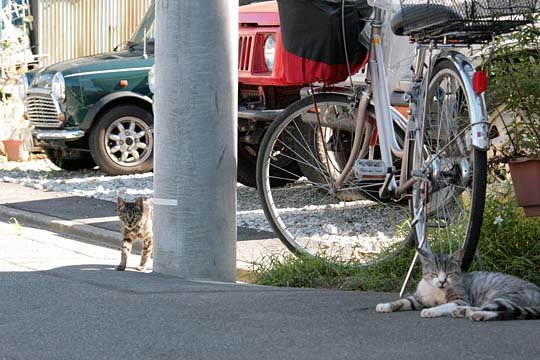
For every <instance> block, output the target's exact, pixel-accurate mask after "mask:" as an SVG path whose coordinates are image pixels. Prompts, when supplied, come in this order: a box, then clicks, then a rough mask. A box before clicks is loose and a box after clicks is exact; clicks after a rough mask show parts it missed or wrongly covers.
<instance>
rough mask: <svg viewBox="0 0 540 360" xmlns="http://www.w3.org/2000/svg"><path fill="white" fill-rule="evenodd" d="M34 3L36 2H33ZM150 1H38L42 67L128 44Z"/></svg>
mask: <svg viewBox="0 0 540 360" xmlns="http://www.w3.org/2000/svg"><path fill="white" fill-rule="evenodd" d="M34 1H35V0H34ZM150 2H151V0H37V3H34V4H33V5H34V6H33V8H34V12H33V15H34V17H35V22H34V27H35V28H34V30H35V31H36V32H37V34H36V36H35V38H34V39H35V41H36V42H37V44H36V45H37V51H35V50H34V52H35V53H38V54H40V55H42V56H43V55H46V56H43V57H42V58H41V65H48V64H53V63H56V62H59V61H63V60H69V59H74V58H77V57H80V56H85V55H92V54H99V53H104V52H108V51H112V50H113V49H114V47H115V46H117V45H119V44H120V43H122V42H125V41H127V40H129V38H130V37H131V34H132V33H133V31H134V30H135V29H136V27H137V25H138V24H139V21H140V20H141V19H142V17H143V16H144V14H145V12H146V9H147V8H148V6H149V5H150Z"/></svg>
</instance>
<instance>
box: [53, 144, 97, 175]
mask: <svg viewBox="0 0 540 360" xmlns="http://www.w3.org/2000/svg"><path fill="white" fill-rule="evenodd" d="M45 154H46V155H47V158H48V159H49V160H50V161H51V162H52V163H53V164H54V165H56V166H58V167H59V168H60V169H64V170H69V171H76V170H83V169H92V168H94V167H96V163H95V162H94V160H92V158H91V157H90V156H88V155H87V156H84V155H83V156H81V157H69V158H68V157H65V156H64V154H63V153H62V151H59V150H54V149H45Z"/></svg>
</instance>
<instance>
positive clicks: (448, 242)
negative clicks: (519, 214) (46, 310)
mask: <svg viewBox="0 0 540 360" xmlns="http://www.w3.org/2000/svg"><path fill="white" fill-rule="evenodd" d="M427 91H428V93H427V97H426V104H425V107H426V109H425V110H426V118H425V121H424V124H423V134H422V133H420V132H419V133H418V134H417V137H416V139H417V141H416V144H415V146H414V147H413V148H414V150H413V151H414V154H413V159H414V160H413V161H414V163H413V174H414V173H416V174H417V175H418V173H419V174H420V177H421V178H422V179H423V180H422V181H419V182H417V183H416V184H415V186H414V189H413V209H414V210H413V212H414V214H415V217H416V220H417V221H418V224H417V225H416V229H417V235H418V240H419V241H420V242H421V241H422V239H423V238H425V246H424V247H425V248H426V249H428V250H430V251H432V252H453V251H456V250H458V249H460V248H462V249H463V250H464V255H463V260H462V268H463V270H467V269H468V268H469V266H470V264H471V262H472V260H473V257H474V254H475V251H476V247H477V244H478V238H479V236H480V228H481V226H482V217H483V211H484V203H485V195H486V178H487V160H486V159H487V157H486V152H485V151H481V150H478V149H476V148H474V147H473V146H472V140H471V135H472V133H471V127H470V124H471V120H470V118H471V111H472V110H471V109H472V107H471V106H470V104H468V101H467V99H468V97H467V93H466V91H467V88H466V87H465V86H464V79H463V78H462V77H461V76H460V73H459V72H458V71H457V70H456V69H455V67H454V65H453V64H452V63H451V62H450V61H447V60H443V61H441V62H439V63H438V64H437V65H436V66H435V68H434V69H433V75H432V77H431V79H430V83H429V86H428V90H427ZM421 139H423V140H421ZM420 141H423V143H420Z"/></svg>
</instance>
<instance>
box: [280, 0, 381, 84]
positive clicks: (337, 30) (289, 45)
mask: <svg viewBox="0 0 540 360" xmlns="http://www.w3.org/2000/svg"><path fill="white" fill-rule="evenodd" d="M278 6H279V17H280V23H281V36H282V41H283V47H284V50H285V56H284V67H285V76H286V78H287V80H288V81H289V82H292V83H310V82H316V81H318V82H324V83H326V84H331V83H336V82H340V81H343V80H345V79H346V78H347V76H348V70H347V65H346V64H347V62H346V57H345V48H344V44H343V43H344V41H343V32H342V0H278ZM371 11H372V8H371V7H370V6H369V5H368V4H367V0H357V1H353V0H346V1H345V38H346V41H347V50H348V51H347V52H348V55H349V61H350V65H351V71H352V73H353V74H354V73H356V72H357V71H358V70H359V69H360V68H361V66H362V65H363V64H364V62H365V58H366V54H367V50H366V49H365V47H364V46H363V45H362V44H360V42H359V41H358V38H359V35H360V32H361V31H362V29H363V27H364V25H365V22H364V21H363V19H365V18H367V17H368V16H369V15H370V14H371Z"/></svg>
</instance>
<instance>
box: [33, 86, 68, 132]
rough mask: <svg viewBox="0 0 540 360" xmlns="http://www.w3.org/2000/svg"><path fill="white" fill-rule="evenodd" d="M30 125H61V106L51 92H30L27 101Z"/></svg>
mask: <svg viewBox="0 0 540 360" xmlns="http://www.w3.org/2000/svg"><path fill="white" fill-rule="evenodd" d="M25 105H26V114H27V115H28V120H29V122H30V125H33V126H36V127H55V128H57V127H60V125H61V123H60V121H59V120H58V115H60V108H59V106H58V104H57V103H56V102H55V101H54V99H53V98H52V96H51V95H50V94H32V93H31V94H29V95H28V97H27V98H26V101H25Z"/></svg>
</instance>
